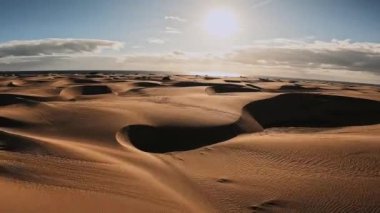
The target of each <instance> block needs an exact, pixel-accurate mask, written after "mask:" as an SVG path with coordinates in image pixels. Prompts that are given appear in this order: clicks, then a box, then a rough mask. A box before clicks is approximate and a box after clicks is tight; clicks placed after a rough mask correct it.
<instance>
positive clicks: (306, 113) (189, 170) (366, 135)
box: [0, 72, 380, 212]
mask: <svg viewBox="0 0 380 213" xmlns="http://www.w3.org/2000/svg"><path fill="white" fill-rule="evenodd" d="M379 138H380V94H379V87H378V86H374V85H360V84H345V83H331V82H316V81H301V80H299V81H298V80H297V81H293V80H276V79H266V78H262V79H256V78H247V77H241V78H222V77H211V76H206V77H202V76H185V75H183V76H182V75H173V76H167V75H163V74H143V73H134V74H128V73H125V74H123V73H107V72H105V73H101V72H93V73H89V72H87V73H81V72H78V73H69V72H68V73H50V74H28V75H22V74H17V75H14V76H3V77H1V78H0V187H1V189H2V193H1V194H0V212H52V211H54V212H104V211H106V212H125V211H132V212H377V211H380V206H379V203H380V194H379V192H378V191H379V190H377V188H378V187H379V186H380V169H379V168H380V157H379V156H380V144H379Z"/></svg>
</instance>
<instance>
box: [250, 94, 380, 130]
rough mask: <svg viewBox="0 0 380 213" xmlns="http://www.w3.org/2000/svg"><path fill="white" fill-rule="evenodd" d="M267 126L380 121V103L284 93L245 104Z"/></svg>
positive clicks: (343, 124)
mask: <svg viewBox="0 0 380 213" xmlns="http://www.w3.org/2000/svg"><path fill="white" fill-rule="evenodd" d="M244 109H245V110H246V111H248V112H249V113H250V114H251V115H252V116H253V117H254V118H255V119H256V120H257V122H259V123H260V124H261V126H263V127H264V128H270V127H341V126H356V125H371V124H378V123H380V102H379V101H374V100H367V99H360V98H350V97H342V96H331V95H320V94H305V93H303V94H300V93H289V94H282V95H279V96H276V97H273V98H269V99H265V100H260V101H255V102H252V103H250V104H248V105H246V106H245V107H244Z"/></svg>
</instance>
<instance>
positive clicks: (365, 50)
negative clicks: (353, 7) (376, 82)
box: [226, 39, 380, 74]
mask: <svg viewBox="0 0 380 213" xmlns="http://www.w3.org/2000/svg"><path fill="white" fill-rule="evenodd" d="M226 60H230V61H235V62H239V63H243V64H251V65H260V64H261V65H263V64H265V65H266V66H280V65H286V66H290V67H294V68H309V69H310V68H318V69H330V70H331V69H334V70H350V71H364V72H371V73H375V74H380V44H379V43H368V42H351V41H350V40H332V41H329V42H325V41H299V40H286V39H276V40H271V41H257V42H254V43H253V44H252V45H249V46H245V47H240V48H237V49H235V50H234V51H232V52H230V53H227V55H226Z"/></svg>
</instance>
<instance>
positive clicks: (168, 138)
mask: <svg viewBox="0 0 380 213" xmlns="http://www.w3.org/2000/svg"><path fill="white" fill-rule="evenodd" d="M122 132H123V133H124V134H125V135H127V136H128V139H129V141H130V142H131V144H132V145H133V146H135V147H136V148H138V149H140V150H142V151H146V152H153V153H165V152H173V151H185V150H191V149H196V148H199V147H202V146H207V145H210V144H214V143H217V142H221V141H225V140H228V139H230V138H233V137H235V136H237V135H238V134H241V133H242V131H241V130H240V129H239V128H237V127H236V126H234V125H225V126H213V127H176V126H173V127H170V126H162V127H153V126H148V125H131V126H128V127H126V128H124V129H123V130H122Z"/></svg>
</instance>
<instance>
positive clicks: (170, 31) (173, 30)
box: [165, 27, 182, 34]
mask: <svg viewBox="0 0 380 213" xmlns="http://www.w3.org/2000/svg"><path fill="white" fill-rule="evenodd" d="M165 33H168V34H181V33H182V32H181V31H180V30H178V29H177V28H174V27H165Z"/></svg>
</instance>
